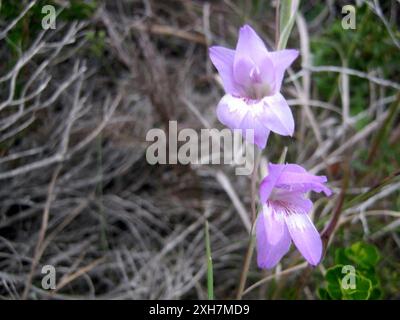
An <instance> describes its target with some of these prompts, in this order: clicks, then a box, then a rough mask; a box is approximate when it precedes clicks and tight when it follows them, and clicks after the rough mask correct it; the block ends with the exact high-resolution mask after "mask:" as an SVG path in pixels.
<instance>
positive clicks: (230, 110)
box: [217, 94, 269, 149]
mask: <svg viewBox="0 0 400 320" xmlns="http://www.w3.org/2000/svg"><path fill="white" fill-rule="evenodd" d="M263 109H264V107H263V104H262V103H250V102H247V100H245V99H242V98H236V97H233V96H232V95H230V94H226V95H225V96H224V97H223V98H222V99H221V101H220V102H219V104H218V107H217V117H218V120H219V121H220V122H221V123H222V124H224V125H226V126H227V127H229V128H231V129H240V130H242V135H243V136H244V137H245V138H246V139H247V141H248V142H250V143H254V144H256V145H257V146H258V147H259V148H260V149H263V148H265V145H266V143H267V140H268V136H269V130H268V129H267V128H266V127H265V126H264V125H263V124H262V122H261V118H260V114H262V113H263V111H264V110H263ZM246 130H253V133H254V139H251V138H252V137H251V136H249V135H247V134H246Z"/></svg>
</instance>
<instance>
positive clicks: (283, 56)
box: [209, 25, 299, 149]
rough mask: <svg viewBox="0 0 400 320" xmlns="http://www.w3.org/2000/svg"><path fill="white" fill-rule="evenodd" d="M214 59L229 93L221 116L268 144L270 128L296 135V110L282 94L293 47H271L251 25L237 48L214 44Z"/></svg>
mask: <svg viewBox="0 0 400 320" xmlns="http://www.w3.org/2000/svg"><path fill="white" fill-rule="evenodd" d="M209 53H210V59H211V61H212V63H213V64H214V66H215V68H216V69H217V70H218V73H219V74H220V76H221V79H222V82H223V85H224V89H225V92H226V94H225V96H224V97H223V98H222V99H221V101H220V102H219V104H218V107H217V117H218V119H219V121H220V122H222V124H224V125H226V126H227V127H229V128H231V129H240V130H242V134H243V135H245V130H246V129H252V130H254V131H253V132H254V141H250V142H253V143H255V144H256V145H257V146H258V147H259V148H260V149H263V148H265V145H266V143H267V139H268V136H269V133H270V131H273V132H275V133H277V134H280V135H284V136H292V135H293V131H294V119H293V115H292V112H291V110H290V108H289V106H288V104H287V102H286V100H285V98H284V97H283V96H282V95H281V94H280V90H281V85H282V80H283V75H284V73H285V70H286V69H287V68H288V67H289V66H290V65H291V64H292V62H293V61H294V60H295V59H296V58H297V56H298V54H299V52H298V51H297V50H293V49H286V50H279V51H272V52H271V51H268V50H267V48H266V46H265V44H264V42H263V41H262V40H261V39H260V37H259V36H258V35H257V33H256V32H255V31H254V30H253V29H252V28H251V27H250V26H248V25H245V26H243V27H242V28H241V29H240V31H239V39H238V42H237V45H236V50H231V49H228V48H224V47H220V46H214V47H211V48H210V49H209Z"/></svg>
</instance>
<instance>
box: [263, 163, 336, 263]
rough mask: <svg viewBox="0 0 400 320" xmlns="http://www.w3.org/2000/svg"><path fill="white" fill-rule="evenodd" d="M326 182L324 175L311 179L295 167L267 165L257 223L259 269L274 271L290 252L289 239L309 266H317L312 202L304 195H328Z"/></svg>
mask: <svg viewBox="0 0 400 320" xmlns="http://www.w3.org/2000/svg"><path fill="white" fill-rule="evenodd" d="M325 182H326V177H325V176H314V175H312V174H310V173H308V172H307V171H306V170H305V169H304V168H303V167H300V166H299V165H297V164H269V173H268V176H267V177H265V178H264V180H263V181H262V182H261V185H260V199H261V203H262V205H263V207H262V211H261V212H260V213H259V215H258V218H257V222H256V238H257V263H258V266H259V267H260V268H266V269H270V268H273V267H274V266H275V265H276V264H277V263H278V262H279V260H280V259H281V258H282V257H283V256H284V255H285V254H286V253H287V252H288V251H289V248H290V244H291V240H293V242H294V244H295V245H296V247H297V249H298V250H299V251H300V253H301V254H302V255H303V256H304V258H305V259H306V260H307V261H308V262H309V263H310V264H312V265H314V266H315V265H317V264H318V263H319V261H320V260H321V255H322V241H321V237H320V236H319V233H318V231H317V229H316V228H315V226H314V224H313V223H312V221H311V219H310V217H309V215H308V213H309V212H310V210H311V209H312V206H313V203H312V202H311V200H309V199H306V198H305V193H306V192H308V191H311V190H312V191H315V192H324V193H325V194H326V195H327V196H330V195H331V193H332V192H331V190H330V189H329V188H327V187H326V186H325V185H324V183H325Z"/></svg>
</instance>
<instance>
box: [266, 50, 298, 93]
mask: <svg viewBox="0 0 400 320" xmlns="http://www.w3.org/2000/svg"><path fill="white" fill-rule="evenodd" d="M298 56H299V51H298V50H294V49H285V50H279V51H272V52H268V57H269V58H270V59H271V60H272V63H273V64H274V72H275V81H276V82H275V87H274V92H276V93H277V92H279V91H280V90H281V86H282V80H283V76H284V74H285V70H286V69H287V68H288V67H289V66H290V65H291V64H292V63H293V61H294V60H296V58H297V57H298Z"/></svg>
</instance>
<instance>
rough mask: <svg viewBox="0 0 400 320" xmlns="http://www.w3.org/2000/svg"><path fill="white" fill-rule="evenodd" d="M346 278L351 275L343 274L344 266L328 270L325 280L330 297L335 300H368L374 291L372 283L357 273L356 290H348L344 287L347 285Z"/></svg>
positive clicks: (349, 288) (355, 274) (355, 275)
mask: <svg viewBox="0 0 400 320" xmlns="http://www.w3.org/2000/svg"><path fill="white" fill-rule="evenodd" d="M346 276H350V275H349V274H348V273H343V265H337V266H335V267H332V268H330V269H328V270H327V272H326V275H325V280H326V282H327V286H326V291H327V292H328V294H329V296H330V297H331V298H332V299H335V300H367V299H368V298H369V297H370V295H371V293H372V291H373V288H372V282H371V281H370V280H369V279H368V278H366V277H364V276H363V275H362V274H360V273H359V272H357V271H356V272H355V273H354V277H355V288H351V287H348V288H346V287H345V286H344V284H346V283H347V281H346V280H345V279H344V278H345V277H346Z"/></svg>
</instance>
